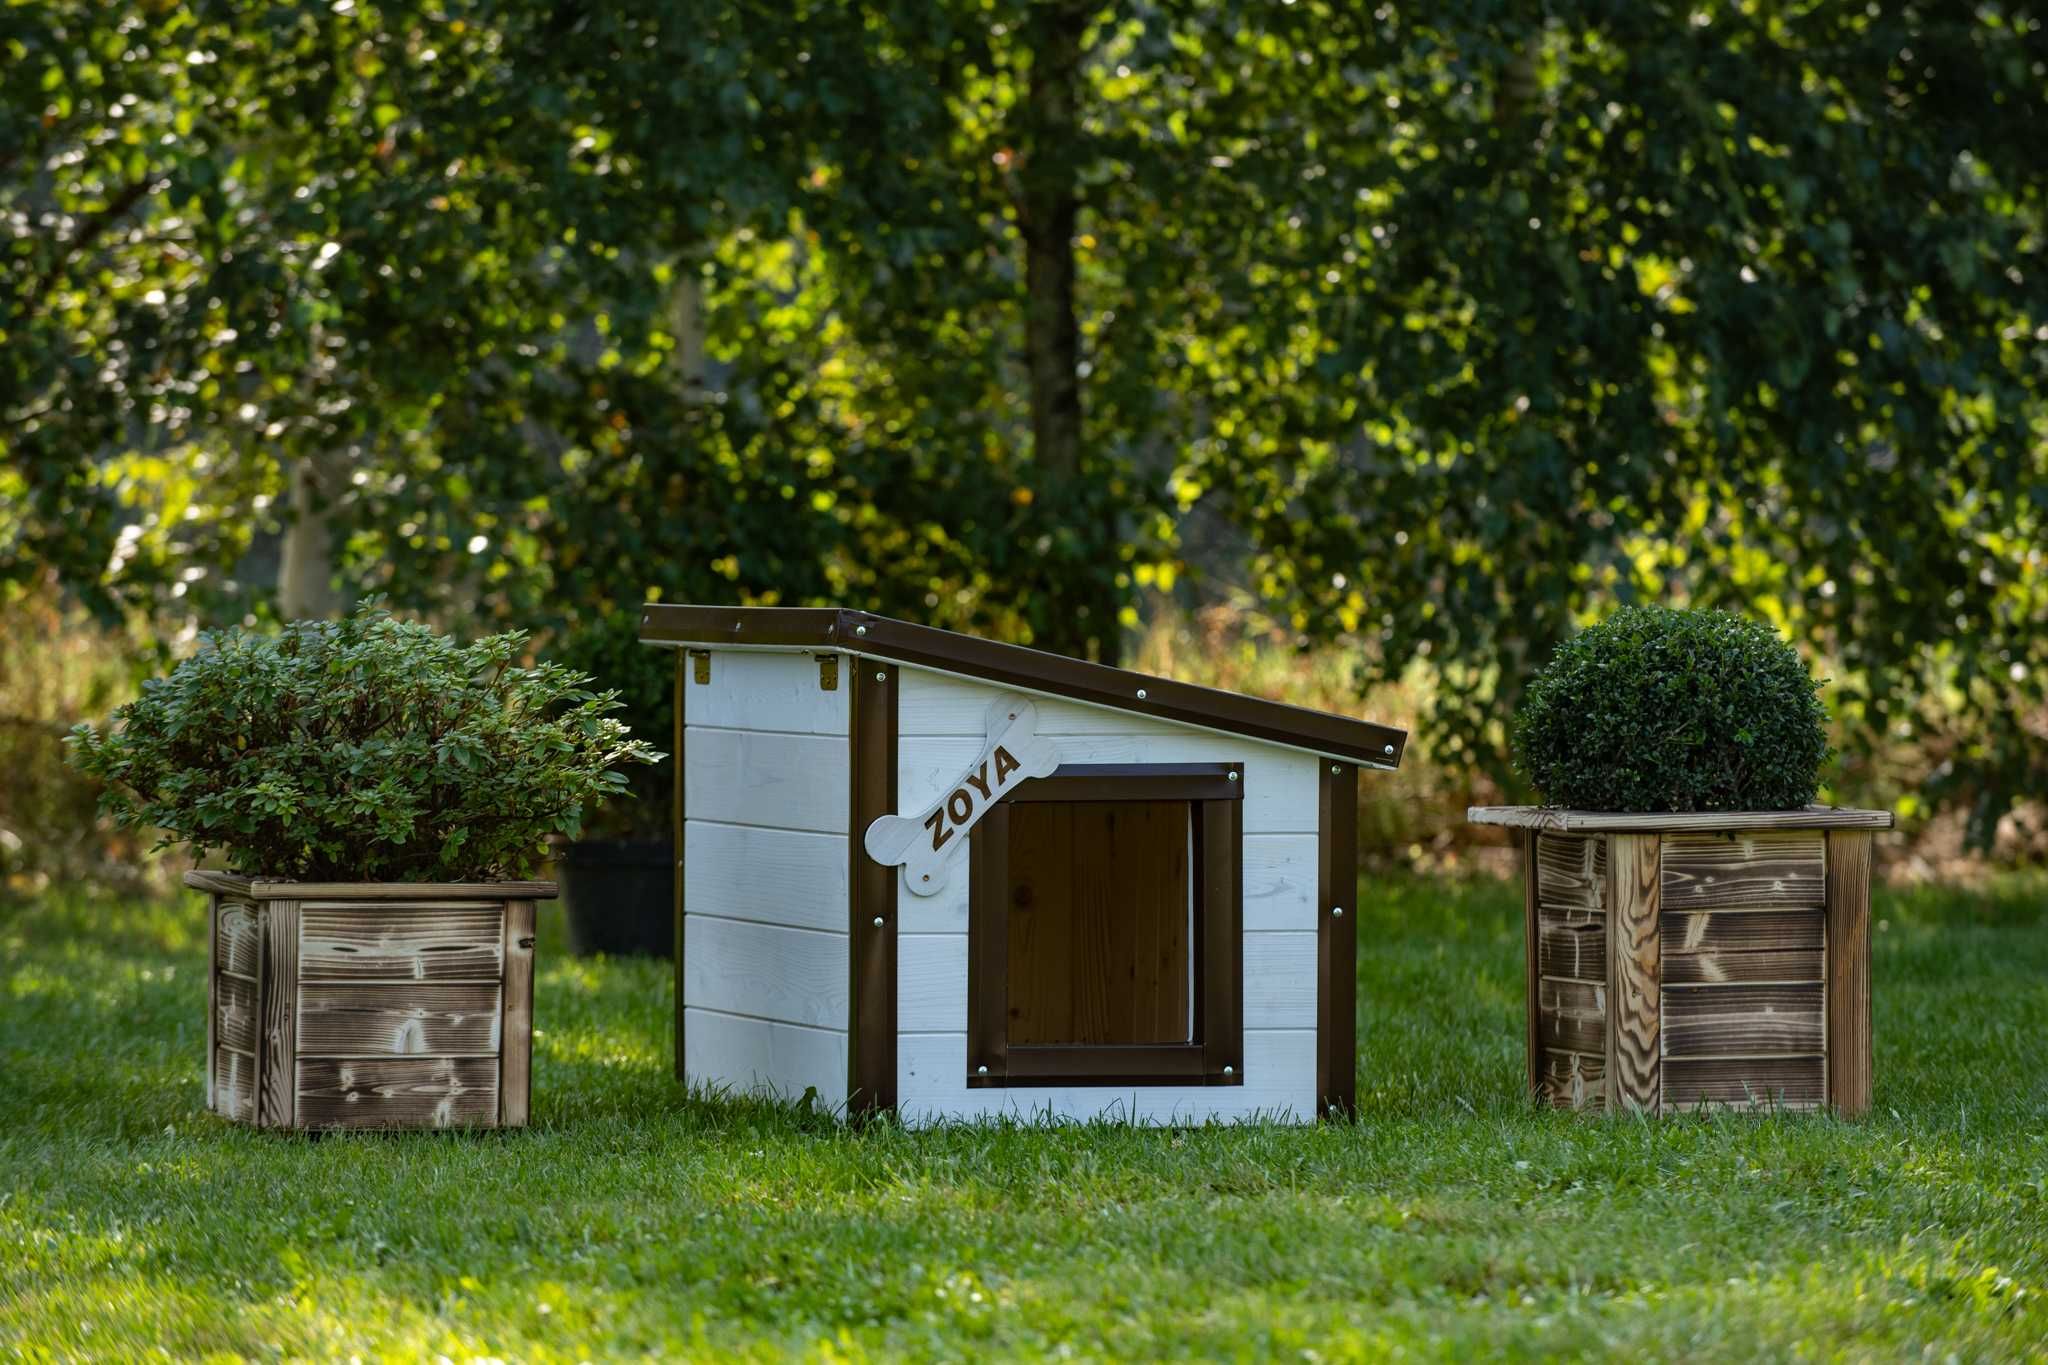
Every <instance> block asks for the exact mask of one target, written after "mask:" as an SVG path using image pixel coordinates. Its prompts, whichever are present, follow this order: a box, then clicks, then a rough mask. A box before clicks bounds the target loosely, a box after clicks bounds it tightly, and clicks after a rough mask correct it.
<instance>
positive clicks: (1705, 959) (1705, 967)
mask: <svg viewBox="0 0 2048 1365" xmlns="http://www.w3.org/2000/svg"><path fill="white" fill-rule="evenodd" d="M1824 956H1825V955H1824V954H1823V953H1822V952H1821V950H1820V949H1818V948H1812V949H1773V950H1769V951H1765V952H1761V953H1724V952H1705V953H1671V954H1668V955H1666V957H1665V958H1664V984H1665V985H1667V986H1717V985H1721V984H1723V983H1727V982H1738V981H1740V982H1753V983H1754V982H1765V981H1779V982H1783V981H1819V980H1820V979H1821V967H1822V959H1823V957H1824Z"/></svg>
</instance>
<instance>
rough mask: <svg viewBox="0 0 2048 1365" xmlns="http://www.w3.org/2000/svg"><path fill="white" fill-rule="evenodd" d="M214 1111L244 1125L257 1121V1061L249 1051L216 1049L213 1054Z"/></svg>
mask: <svg viewBox="0 0 2048 1365" xmlns="http://www.w3.org/2000/svg"><path fill="white" fill-rule="evenodd" d="M213 1111H214V1112H215V1113H216V1114H219V1115H220V1116H221V1117H223V1118H230V1119H236V1120H239V1121H240V1122H242V1123H254V1122H255V1121H256V1059H255V1058H254V1057H252V1056H250V1055H249V1054H248V1053H246V1052H236V1051H233V1050H232V1049H229V1048H224V1047H223V1048H216V1049H215V1050H214V1054H213Z"/></svg>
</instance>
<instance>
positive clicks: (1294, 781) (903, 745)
mask: <svg viewBox="0 0 2048 1365" xmlns="http://www.w3.org/2000/svg"><path fill="white" fill-rule="evenodd" d="M1055 742H1056V743H1057V744H1058V745H1059V746H1060V761H1061V762H1062V763H1239V764H1242V765H1243V767H1244V777H1245V792H1244V829H1245V833H1246V834H1314V833H1315V830H1316V797H1317V788H1316V759H1315V758H1314V757H1312V756H1311V755H1308V754H1300V753H1296V752H1294V751H1293V750H1292V749H1279V748H1275V747H1274V746H1272V745H1270V744H1260V743H1258V742H1257V741H1256V740H1237V739H1226V738H1224V737H1223V736H1221V735H1211V734H1208V733H1206V732H1204V731H1200V730H1188V731H1185V732H1184V733H1181V734H1176V735H1165V736H1153V735H1140V736H1131V735H1065V736H1060V737H1058V738H1057V739H1056V741H1055ZM981 749H982V744H981V741H979V740H974V739H965V738H961V737H958V736H952V737H945V738H939V737H933V736H929V735H906V736H901V737H900V738H899V739H898V741H897V750H896V752H897V767H896V805H897V811H898V813H899V814H901V813H904V812H916V811H920V810H922V809H924V808H925V807H926V806H928V805H930V804H931V803H932V802H933V801H934V800H936V799H938V798H939V797H940V796H942V795H944V794H945V793H946V792H948V791H950V790H952V787H953V784H954V783H956V782H958V781H959V780H960V774H961V772H962V771H963V770H964V769H965V768H966V767H967V765H968V764H970V763H972V762H973V761H974V760H975V759H976V758H977V757H978V756H979V755H980V754H981Z"/></svg>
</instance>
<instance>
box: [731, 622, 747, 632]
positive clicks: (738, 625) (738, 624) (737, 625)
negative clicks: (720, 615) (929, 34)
mask: <svg viewBox="0 0 2048 1365" xmlns="http://www.w3.org/2000/svg"><path fill="white" fill-rule="evenodd" d="M745 624H746V623H745V622H743V621H735V622H733V623H732V628H733V629H734V630H739V629H741V628H742V627H743V626H744V625H745Z"/></svg>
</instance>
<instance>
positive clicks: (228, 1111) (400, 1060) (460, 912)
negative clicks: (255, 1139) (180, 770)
mask: <svg viewBox="0 0 2048 1365" xmlns="http://www.w3.org/2000/svg"><path fill="white" fill-rule="evenodd" d="M185 884H186V885H187V886H191V887H196V888H197V889H199V890H201V891H204V892H206V893H207V894H208V896H209V898H210V902H211V903H210V905H209V908H208V922H209V933H208V941H209V944H210V951H209V961H208V968H207V1004H208V1016H207V1030H206V1054H207V1069H206V1107H207V1108H208V1109H210V1110H212V1111H213V1112H214V1113H216V1114H219V1115H220V1116H221V1117H222V1118H226V1119H231V1120H233V1121H235V1122H238V1123H248V1124H254V1125H256V1126H257V1127H262V1128H296V1129H312V1130H319V1129H337V1128H462V1127H475V1128H517V1127H522V1126H524V1124H525V1123H526V1110H527V1094H528V1088H529V1087H528V1082H529V1074H530V1068H531V1060H532V1055H533V916H534V902H535V901H536V900H541V899H547V898H550V897H552V896H553V895H554V894H555V887H554V884H553V883H552V882H478V883H470V884H461V883H435V884H427V883H407V882H285V881H262V880H251V879H249V878H244V877H235V876H229V875H227V874H224V873H218V872H188V873H186V874H185Z"/></svg>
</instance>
